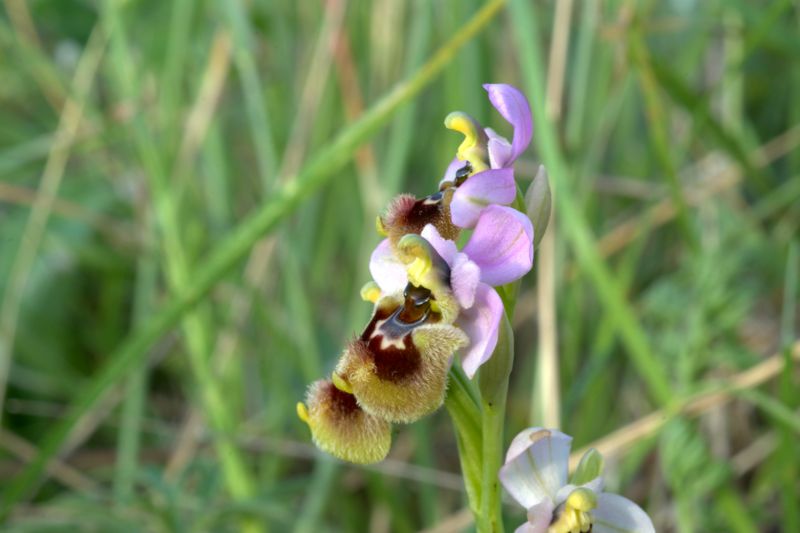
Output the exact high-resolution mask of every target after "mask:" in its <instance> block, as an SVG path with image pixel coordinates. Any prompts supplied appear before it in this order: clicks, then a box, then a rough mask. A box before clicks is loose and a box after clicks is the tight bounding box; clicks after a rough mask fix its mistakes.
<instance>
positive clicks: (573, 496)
mask: <svg viewBox="0 0 800 533" xmlns="http://www.w3.org/2000/svg"><path fill="white" fill-rule="evenodd" d="M571 442H572V437H570V436H568V435H565V434H563V433H561V432H560V431H557V430H554V429H543V428H528V429H526V430H524V431H523V432H522V433H520V434H519V435H517V436H516V437H515V438H514V440H513V441H512V442H511V446H509V448H508V453H507V454H506V462H505V465H503V467H502V468H501V469H500V481H501V482H502V484H503V486H504V487H505V489H506V491H508V493H509V494H510V495H511V496H513V497H514V499H515V500H517V502H519V504H520V505H522V506H523V507H525V509H527V510H528V521H527V522H526V523H524V524H523V525H521V526H520V527H519V528H518V529H517V533H585V532H587V531H590V530H591V532H592V533H655V528H654V527H653V522H652V521H651V520H650V517H648V516H647V513H645V512H644V511H643V510H642V509H641V508H640V507H639V506H638V505H636V504H635V503H633V502H632V501H630V500H629V499H627V498H624V497H622V496H619V495H617V494H609V493H606V492H603V478H602V476H601V471H602V458H601V457H600V454H599V453H597V452H596V451H595V450H590V451H589V452H587V454H586V455H584V457H583V458H582V459H581V463H580V465H579V466H578V469H577V470H576V472H575V474H574V475H573V476H572V479H571V480H570V483H568V482H567V478H568V473H569V472H568V468H569V451H570V444H571Z"/></svg>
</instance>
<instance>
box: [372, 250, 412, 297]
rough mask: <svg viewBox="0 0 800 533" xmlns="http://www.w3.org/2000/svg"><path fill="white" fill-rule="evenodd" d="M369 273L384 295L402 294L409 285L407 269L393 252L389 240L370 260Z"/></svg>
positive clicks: (375, 251) (374, 252) (373, 253)
mask: <svg viewBox="0 0 800 533" xmlns="http://www.w3.org/2000/svg"><path fill="white" fill-rule="evenodd" d="M369 273H370V274H371V275H372V279H374V280H375V283H377V284H378V287H380V288H381V292H383V294H394V293H396V292H402V290H403V289H405V287H406V284H407V283H408V276H407V275H406V267H405V265H404V264H403V263H401V262H400V260H399V259H398V258H397V256H395V255H394V253H393V252H392V246H391V244H389V239H384V240H382V241H381V243H380V244H379V245H378V246H377V247H376V248H375V250H374V251H373V252H372V256H371V257H370V258H369Z"/></svg>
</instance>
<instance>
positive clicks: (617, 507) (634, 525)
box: [592, 492, 656, 533]
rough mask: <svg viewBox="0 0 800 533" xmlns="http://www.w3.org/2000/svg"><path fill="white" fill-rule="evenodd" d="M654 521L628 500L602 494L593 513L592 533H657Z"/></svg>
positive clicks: (614, 495)
mask: <svg viewBox="0 0 800 533" xmlns="http://www.w3.org/2000/svg"><path fill="white" fill-rule="evenodd" d="M655 532H656V529H655V527H653V521H652V520H650V517H649V516H647V513H645V512H644V511H643V510H642V508H641V507H639V506H638V505H636V504H635V503H633V502H632V501H630V500H629V499H628V498H625V497H623V496H619V495H617V494H610V493H608V492H602V493H600V494H598V495H597V509H595V510H594V511H592V533H655Z"/></svg>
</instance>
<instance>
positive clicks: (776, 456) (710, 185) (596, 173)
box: [0, 0, 800, 532]
mask: <svg viewBox="0 0 800 533" xmlns="http://www.w3.org/2000/svg"><path fill="white" fill-rule="evenodd" d="M562 1H563V0H562ZM568 5H571V12H570V13H568V15H569V17H568V18H565V19H564V21H565V23H562V24H557V23H556V22H555V21H556V19H557V17H556V16H555V10H556V8H555V4H554V3H553V2H539V1H536V2H529V1H526V0H513V1H512V0H509V2H508V5H506V3H504V2H503V1H502V0H495V1H493V2H490V3H489V4H481V3H480V2H478V1H473V0H413V1H408V2H400V1H395V0H374V1H366V0H327V1H324V2H323V1H309V2H294V1H290V0H269V1H250V2H245V1H243V0H219V1H213V0H201V1H194V0H174V1H170V2H155V1H152V0H146V1H145V0H129V1H116V0H107V1H105V0H98V1H94V2H92V1H88V0H76V1H70V2H66V1H56V0H33V1H24V0H5V1H4V4H3V9H2V11H0V80H2V83H0V178H1V179H0V294H1V295H2V311H1V312H0V356H2V357H0V363H3V364H2V368H0V387H2V389H3V390H4V401H3V412H2V429H0V476H2V477H0V479H1V480H2V482H0V493H2V501H1V502H0V505H2V507H0V514H1V515H2V516H3V517H4V523H3V524H2V526H0V529H2V530H3V531H19V532H22V531H123V532H124V531H159V532H160V531H165V532H166V531H176V532H182V531H235V530H239V529H240V528H245V529H248V530H250V531H254V530H257V529H265V530H270V531H303V532H304V531H315V532H316V531H325V532H327V531H330V532H333V531H347V532H350V531H353V532H358V531H375V532H381V531H393V532H394V531H397V532H407V531H417V530H421V529H426V528H429V529H430V528H438V529H437V531H460V530H469V528H470V523H469V517H468V514H465V513H464V511H463V509H464V506H465V496H464V494H463V488H462V485H461V481H460V477H459V473H458V458H457V453H456V444H455V440H454V437H453V433H452V427H451V424H450V422H449V420H448V419H447V416H446V414H445V412H444V410H442V411H440V412H439V413H437V414H436V415H434V416H431V417H429V418H427V419H425V420H423V421H421V422H418V423H416V424H414V425H411V426H405V427H399V428H397V431H396V433H395V438H394V445H393V449H392V453H391V455H390V459H389V460H387V461H386V462H384V463H382V464H380V465H377V466H375V467H369V468H361V467H353V466H349V465H343V464H340V463H336V462H334V461H332V460H330V459H329V458H327V457H325V456H323V455H321V454H319V453H317V452H316V450H315V449H314V448H313V446H311V445H310V440H309V435H308V430H307V428H306V427H305V426H304V425H303V424H302V423H301V422H300V421H299V420H298V419H297V418H296V416H295V414H294V405H295V402H297V401H298V400H299V399H301V398H302V396H303V393H304V389H305V386H306V384H307V383H309V382H310V381H312V380H315V379H318V378H320V377H323V376H324V375H326V374H327V373H328V372H330V370H331V369H332V367H333V365H334V364H335V361H336V359H337V356H338V353H339V350H340V348H341V346H342V344H343V342H345V341H346V339H348V338H349V337H350V336H351V335H353V333H354V332H356V331H358V329H359V328H360V327H361V325H363V323H364V321H365V320H366V318H367V316H368V314H369V312H370V308H369V306H368V305H367V304H365V303H363V302H361V301H360V299H359V297H358V290H359V288H360V287H361V285H362V284H363V283H364V282H365V281H367V279H368V276H369V273H368V270H367V263H368V258H369V253H370V252H371V250H372V248H373V247H374V246H375V245H376V244H377V242H378V241H379V237H378V236H377V234H376V233H375V231H374V225H373V221H374V218H375V216H376V215H377V214H378V213H380V212H381V209H382V208H383V206H384V205H385V204H386V202H387V201H388V200H389V199H390V198H391V197H392V196H393V195H394V194H397V193H398V192H402V191H408V192H412V193H414V194H417V195H418V196H422V195H425V194H429V193H430V192H432V191H433V190H434V189H435V188H436V184H437V183H438V180H439V179H440V177H441V175H442V173H443V171H444V168H445V166H446V164H447V163H448V161H449V160H450V159H451V158H452V155H453V153H454V150H455V148H456V146H457V144H458V142H459V138H458V136H457V135H456V134H454V133H452V132H448V131H447V130H445V129H444V127H443V125H442V121H443V119H444V116H445V115H446V114H447V113H448V112H450V111H452V110H464V111H467V112H469V113H471V114H473V115H474V116H475V117H476V118H478V119H479V120H480V121H482V122H483V123H484V124H486V125H490V126H492V127H494V128H495V129H497V130H498V131H500V132H502V133H504V134H506V135H510V130H509V128H508V126H507V125H506V124H505V123H504V122H503V121H502V119H501V118H500V117H499V115H497V113H495V112H494V110H493V109H492V108H491V106H490V105H489V104H488V101H487V99H486V98H485V93H484V91H483V90H482V89H481V84H482V83H485V82H506V83H512V84H515V85H517V86H519V87H521V88H522V89H523V90H524V91H525V92H526V94H527V95H528V97H529V98H530V100H531V103H532V105H533V107H534V112H535V115H536V124H535V130H534V140H533V145H532V148H531V149H530V150H529V151H528V152H527V153H526V154H525V155H524V156H523V158H522V160H521V161H520V162H519V164H518V171H517V177H518V182H519V184H520V186H521V187H522V188H523V190H524V189H525V187H526V186H527V183H528V182H529V181H530V179H531V178H532V177H533V175H534V173H535V171H536V168H537V165H538V163H539V162H544V163H545V164H546V165H547V167H548V169H549V170H550V174H551V183H552V185H553V188H554V190H555V204H554V212H555V214H556V223H555V224H556V225H555V234H554V235H555V253H554V261H555V294H556V303H557V314H556V319H557V323H558V348H559V350H558V357H559V374H560V379H559V385H560V395H559V398H558V400H559V402H560V405H561V409H560V415H561V420H562V423H561V426H562V429H563V430H564V431H565V432H567V433H569V434H571V435H573V436H574V437H575V447H576V448H578V447H583V446H586V445H591V444H593V445H602V446H601V451H604V453H605V455H606V457H607V472H608V483H607V485H608V488H609V489H610V490H615V491H617V490H618V491H620V492H622V493H623V494H625V495H627V496H628V497H631V498H633V499H634V500H636V501H637V502H639V503H640V504H642V506H643V507H644V508H645V509H646V510H647V511H648V512H649V513H650V515H651V516H652V517H653V519H654V521H655V523H656V527H657V530H658V531H686V532H691V531H697V532H709V531H732V532H756V531H759V532H762V531H763V532H782V531H785V532H792V531H800V507H798V502H800V496H799V495H798V494H799V493H800V482H799V481H798V478H799V476H798V473H800V447H798V446H797V438H798V432H800V417H799V416H798V411H797V409H798V405H800V389H799V388H798V372H797V369H796V360H797V358H796V354H797V353H798V351H800V347H798V345H797V340H796V339H797V338H798V325H799V322H798V318H797V315H798V298H799V297H800V296H799V295H800V290H799V289H798V277H800V245H799V244H798V242H799V241H800V239H799V238H798V227H799V226H800V208H798V205H800V150H799V149H798V146H799V145H800V59H798V58H800V5H798V4H797V2H793V1H786V0H763V1H757V0H731V1H723V0H708V1H700V0H671V1H663V2H653V1H650V2H647V1H639V2H637V1H624V0H608V1H605V2H600V1H592V0H585V1H577V2H570V3H568ZM560 9H567V8H565V7H564V6H563V5H562V6H560ZM562 14H563V13H562ZM553 43H555V44H553ZM559 43H561V44H559ZM553 46H555V47H556V48H557V50H556V53H555V54H553V53H552V49H553ZM559 54H561V56H559ZM553 57H563V58H564V65H565V69H564V74H563V91H561V98H560V101H561V111H560V113H558V112H557V113H552V112H549V111H548V110H547V109H546V108H545V103H546V99H547V96H546V94H547V86H548V82H550V83H552V81H553V80H552V79H550V80H548V72H553V71H554V69H552V68H550V69H548V66H552V65H551V63H552V61H553V60H552V59H551V58H553ZM556 60H557V59H556ZM557 70H558V69H555V71H557ZM548 117H550V118H548ZM535 270H536V265H535V266H534V271H535ZM536 288H537V287H536V275H535V273H534V274H531V275H529V276H528V277H527V278H526V279H525V280H524V282H523V285H522V289H521V292H520V296H519V305H518V308H517V311H516V313H515V317H514V328H515V333H516V363H515V369H514V372H513V374H512V382H511V388H510V392H509V405H508V417H507V421H506V436H505V437H506V442H508V441H510V439H511V438H512V437H513V435H514V434H515V433H516V432H517V431H519V430H521V429H523V428H524V427H527V426H529V425H532V424H541V418H540V416H541V415H540V412H541V411H542V409H541V407H542V405H541V403H542V401H543V400H542V395H541V392H540V389H539V387H538V386H536V385H535V383H537V382H536V380H535V377H536V368H537V365H536V361H537V356H538V345H539V342H538V338H539V334H538V331H537V326H536V325H537V318H538V316H539V314H540V311H541V310H540V309H539V308H538V307H537V299H536ZM793 347H794V351H795V358H794V359H793V356H792V349H793ZM759 365H760V366H759ZM752 368H756V369H757V370H758V369H760V370H759V371H763V372H762V374H759V375H758V376H756V377H757V379H750V378H753V376H754V375H755V374H753V372H750V373H748V371H749V370H750V369H752ZM4 369H7V372H5V371H4ZM709 392H713V393H715V394H716V395H715V396H714V395H712V396H709V395H708V394H707V393H709ZM704 394H705V395H704ZM709 397H711V398H712V399H716V400H715V402H712V403H706V404H703V403H702V402H698V401H697V399H698V398H700V399H701V400H703V399H708V398H709ZM720 398H721V399H722V401H720ZM658 409H660V411H658V413H657V414H656V415H655V416H653V417H651V418H649V419H647V418H644V417H647V416H648V415H650V414H651V413H653V412H655V411H656V410H658ZM643 418H644V422H645V423H642V422H641V419H643ZM648 420H649V421H651V422H652V421H655V423H653V424H651V425H650V426H647V425H646V423H647V422H648ZM637 421H639V422H637ZM630 424H633V425H630ZM615 431H617V433H614V432H615ZM609 435H612V436H614V438H615V439H616V440H612V441H609V440H599V439H603V438H604V437H606V436H609ZM603 446H606V447H605V448H603ZM54 457H55V458H57V459H58V460H57V461H56V462H55V463H51V464H50V467H49V469H47V468H45V465H46V464H47V462H48V461H49V460H50V459H52V458H54ZM506 509H507V517H506V523H507V527H509V528H512V527H514V526H515V525H516V524H517V523H521V522H522V520H523V519H524V516H523V512H522V510H521V509H518V508H517V507H516V506H515V505H513V503H510V504H509V505H508V506H507V508H506Z"/></svg>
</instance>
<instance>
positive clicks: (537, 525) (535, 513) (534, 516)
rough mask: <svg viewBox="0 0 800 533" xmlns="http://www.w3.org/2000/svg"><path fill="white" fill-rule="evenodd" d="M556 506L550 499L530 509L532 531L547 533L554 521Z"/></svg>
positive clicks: (529, 518)
mask: <svg viewBox="0 0 800 533" xmlns="http://www.w3.org/2000/svg"><path fill="white" fill-rule="evenodd" d="M553 509H555V506H554V505H553V502H551V501H550V500H544V501H543V502H540V503H538V504H536V505H534V506H533V507H531V508H530V509H528V525H529V526H530V529H529V530H528V531H530V532H531V533H546V532H547V528H548V527H550V522H552V521H553Z"/></svg>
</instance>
